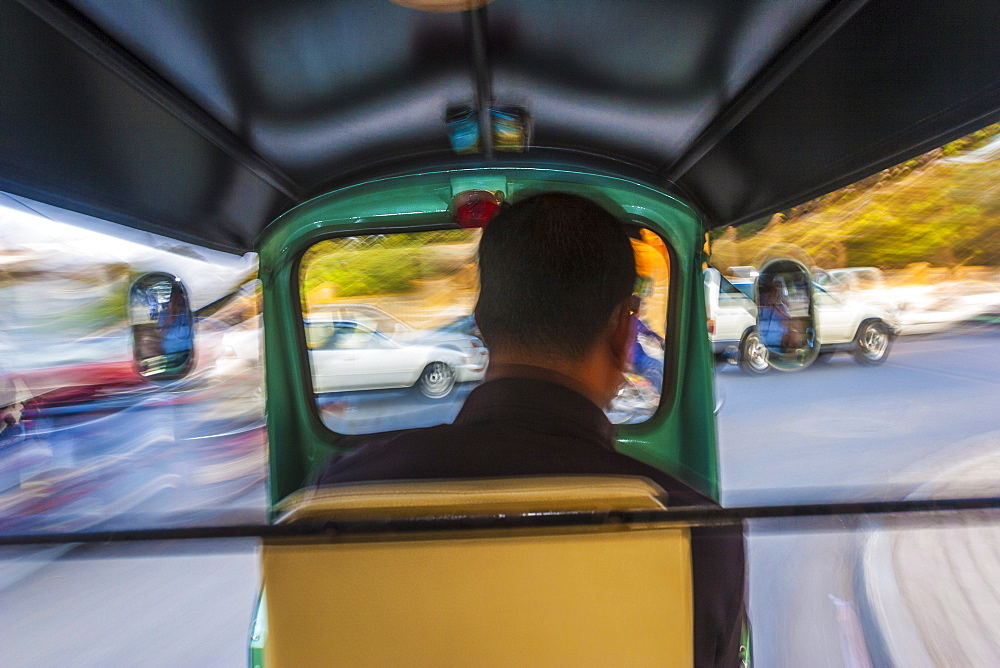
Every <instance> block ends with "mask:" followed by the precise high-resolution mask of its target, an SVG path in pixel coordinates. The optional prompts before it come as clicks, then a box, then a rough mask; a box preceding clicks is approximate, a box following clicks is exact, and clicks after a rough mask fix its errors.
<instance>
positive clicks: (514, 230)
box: [476, 192, 636, 358]
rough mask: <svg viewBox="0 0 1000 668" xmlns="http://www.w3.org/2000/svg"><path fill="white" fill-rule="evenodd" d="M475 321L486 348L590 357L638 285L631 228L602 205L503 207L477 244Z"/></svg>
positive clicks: (552, 198) (530, 202)
mask: <svg viewBox="0 0 1000 668" xmlns="http://www.w3.org/2000/svg"><path fill="white" fill-rule="evenodd" d="M479 272H480V284H481V290H480V293H479V303H478V305H477V306H476V323H477V324H478V326H479V329H480V331H481V332H482V334H483V340H484V341H485V343H486V345H487V347H489V348H493V349H496V350H523V351H532V352H536V353H549V354H552V355H554V356H560V357H564V358H572V357H573V356H577V355H583V354H585V353H587V352H588V351H589V350H590V348H591V347H592V346H593V344H594V342H595V341H596V340H597V337H598V335H599V334H600V333H601V332H602V331H603V330H604V329H605V328H606V327H607V326H608V324H609V322H610V320H611V314H612V311H613V310H614V309H615V307H616V306H618V305H619V304H621V303H622V302H623V301H624V300H626V299H627V298H628V297H629V296H630V295H631V294H632V290H633V289H634V287H635V277H636V274H635V258H634V255H633V252H632V245H631V242H630V241H629V237H628V234H627V232H626V230H625V226H624V225H623V224H622V223H621V222H620V221H619V220H618V219H617V218H615V217H614V216H613V215H612V214H611V213H609V212H608V211H607V210H605V209H604V208H602V207H601V206H600V205H598V204H597V203H595V202H593V201H591V200H589V199H587V198H585V197H581V196H579V195H573V194H568V193H558V192H551V193H540V194H536V195H532V196H530V197H528V198H526V199H523V200H521V201H519V202H517V203H515V204H513V205H510V206H507V207H505V208H504V209H503V210H501V212H500V213H499V214H497V217H496V218H494V219H493V220H492V221H491V222H490V224H489V225H488V226H487V227H486V229H485V230H484V231H483V236H482V239H481V241H480V244H479Z"/></svg>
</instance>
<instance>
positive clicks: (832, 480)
mask: <svg viewBox="0 0 1000 668" xmlns="http://www.w3.org/2000/svg"><path fill="white" fill-rule="evenodd" d="M998 338H1000V334H998V333H997V332H995V331H982V332H978V333H975V334H965V335H959V336H948V337H937V338H920V339H917V338H911V339H904V340H900V341H899V342H898V343H897V346H896V348H895V349H894V350H893V352H892V355H891V357H890V359H889V361H888V362H887V363H886V365H884V366H882V367H879V368H864V367H860V366H858V365H857V364H855V363H854V362H853V361H852V360H851V359H850V358H848V357H847V356H844V355H839V356H837V357H835V358H834V359H833V360H832V361H831V362H830V363H829V364H827V365H825V366H817V367H816V368H811V369H807V370H805V371H802V372H800V373H796V374H779V373H772V374H768V375H765V376H762V377H753V376H745V375H743V374H741V373H740V372H739V371H737V370H736V369H731V368H723V369H721V370H720V373H719V382H720V387H721V388H722V390H723V392H724V394H725V405H724V407H723V409H722V412H721V414H720V434H721V438H722V441H723V462H722V464H723V465H722V475H723V483H724V486H725V489H726V494H725V500H726V503H727V504H729V505H739V504H748V503H784V502H799V501H809V500H813V501H816V500H841V499H862V498H865V499H872V498H876V499H877V498H902V497H903V496H907V495H909V494H912V493H914V492H916V493H920V491H919V488H921V485H923V484H924V483H926V482H927V481H928V480H929V479H930V478H932V477H933V476H934V475H935V473H936V472H937V471H939V470H940V468H941V467H942V466H944V465H945V464H946V463H947V462H952V463H953V462H955V461H958V460H961V459H963V458H971V457H975V456H980V455H982V448H983V447H985V446H984V445H983V443H984V440H983V434H987V433H989V432H992V431H995V430H997V428H998V427H1000V420H998V418H997V415H996V407H995V404H996V397H997V396H998V394H1000V393H998V392H997V387H996V385H997V381H995V380H994V379H1000V373H998V372H1000V347H998V346H997V345H996V344H997V342H998ZM982 489H983V490H984V491H986V490H988V489H989V481H988V480H983V482H982ZM989 491H992V490H989ZM748 536H749V538H748V543H749V551H750V602H751V616H752V619H753V623H754V639H755V647H754V649H755V655H756V659H757V664H758V665H762V666H803V665H809V666H842V665H852V666H864V665H882V664H883V663H884V661H885V660H886V657H887V654H886V647H885V646H886V642H885V640H884V638H883V635H884V634H882V633H881V632H880V629H879V628H878V624H879V619H884V617H881V618H879V617H877V616H873V614H872V610H871V605H870V601H867V600H866V599H865V595H866V588H865V583H864V582H863V581H862V580H861V576H862V573H863V572H862V570H861V569H859V567H858V566H859V562H860V561H861V559H862V558H863V556H864V554H865V550H864V548H865V546H866V544H867V541H868V539H869V537H870V535H869V533H868V522H867V520H865V519H863V518H862V519H861V520H857V519H833V520H826V521H824V522H805V521H801V520H800V521H795V522H774V521H771V522H757V523H754V524H753V525H752V526H751V527H750V528H749V533H748ZM129 549H131V550H135V551H138V552H141V553H142V554H138V553H135V552H130V551H129ZM150 549H151V548H149V547H145V548H140V547H132V546H128V549H126V548H119V547H90V548H86V550H85V551H78V550H74V551H73V552H71V553H70V554H68V555H66V556H65V557H63V558H62V559H59V560H58V561H55V562H52V563H50V564H48V565H45V566H42V567H40V568H38V569H37V571H36V572H34V574H33V575H31V576H30V577H28V578H25V579H22V580H20V581H19V582H17V583H15V584H13V585H11V586H9V587H8V588H7V589H6V590H5V591H3V592H2V596H3V601H4V605H3V606H0V634H2V635H0V665H13V666H20V665H52V664H60V663H68V662H72V663H74V664H75V665H126V664H129V665H135V664H142V665H168V664H169V665H243V662H244V660H245V652H244V648H245V643H246V629H247V627H248V624H249V620H250V612H251V608H252V605H253V598H254V594H255V590H256V584H257V579H258V573H257V570H256V562H255V558H254V548H253V545H252V543H249V542H244V543H235V544H233V545H232V547H228V548H221V547H220V548H217V547H214V546H213V545H208V544H187V545H180V544H168V545H161V546H157V547H156V548H155V550H156V551H152V552H151V551H150ZM8 556H9V555H8ZM83 649H86V651H82V650H83Z"/></svg>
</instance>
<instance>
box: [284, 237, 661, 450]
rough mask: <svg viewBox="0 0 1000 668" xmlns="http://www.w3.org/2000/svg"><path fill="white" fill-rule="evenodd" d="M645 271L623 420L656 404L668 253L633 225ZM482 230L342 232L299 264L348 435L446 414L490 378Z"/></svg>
mask: <svg viewBox="0 0 1000 668" xmlns="http://www.w3.org/2000/svg"><path fill="white" fill-rule="evenodd" d="M632 236H633V240H632V245H633V250H634V251H635V257H636V268H637V270H638V274H639V280H638V281H637V285H636V295H637V297H638V300H637V301H638V303H639V310H638V311H637V313H636V315H635V319H634V326H635V338H634V340H633V343H632V346H631V349H630V362H629V369H628V372H627V373H626V374H625V376H624V378H623V384H622V389H621V391H620V392H619V394H618V396H617V397H616V399H615V400H614V401H613V402H612V404H611V406H609V408H608V416H609V418H610V419H611V420H612V421H613V422H616V423H635V422H642V421H644V420H646V419H647V418H648V417H649V416H651V415H652V414H653V413H654V412H655V411H656V407H657V406H658V405H659V397H660V389H661V386H662V382H663V351H664V340H665V337H666V322H667V317H666V316H667V288H668V286H669V255H668V253H667V249H666V246H665V244H664V243H663V241H662V240H661V239H660V238H659V237H658V236H657V235H656V234H654V233H652V232H650V231H648V230H645V229H638V228H637V229H635V230H634V232H633V234H632ZM479 237H480V231H479V230H454V229H453V230H440V231H431V232H410V233H395V234H376V235H367V236H356V237H342V238H336V239H330V240H327V241H322V242H320V243H318V244H316V245H315V246H313V247H312V248H310V249H309V250H308V251H307V252H306V254H305V256H304V257H303V259H302V264H301V270H300V282H301V295H302V318H303V327H304V330H305V339H306V346H307V348H308V354H309V363H310V368H311V380H312V387H313V392H314V393H315V395H316V403H317V407H318V409H319V413H320V416H321V418H322V420H323V423H324V424H325V425H326V426H327V427H328V428H330V429H331V430H333V431H336V432H339V433H343V434H361V433H373V432H379V431H389V430H394V429H405V428H412V427H424V426H430V425H435V424H441V423H446V422H451V421H452V420H453V419H454V418H455V416H456V415H457V414H458V411H459V410H460V409H461V406H462V403H463V402H464V401H465V397H466V396H468V393H469V392H470V391H471V389H472V388H473V387H475V385H476V384H478V383H479V382H481V381H482V380H483V378H484V377H485V375H486V371H487V368H488V364H489V351H488V349H487V347H486V345H485V343H484V342H483V340H482V338H481V335H480V332H479V330H478V328H477V327H476V323H475V318H474V314H473V310H474V309H475V305H476V300H477V298H478V295H479V271H478V267H477V260H476V256H477V250H478V245H479Z"/></svg>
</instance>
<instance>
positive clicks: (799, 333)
mask: <svg viewBox="0 0 1000 668" xmlns="http://www.w3.org/2000/svg"><path fill="white" fill-rule="evenodd" d="M754 295H755V299H754V301H755V302H756V303H757V333H758V335H759V336H760V340H761V342H762V343H763V344H764V346H765V347H766V348H767V353H768V364H769V365H770V366H771V367H772V368H774V369H778V370H779V371H796V370H799V369H804V368H806V367H807V366H809V365H810V364H812V363H813V362H814V361H815V360H816V357H817V355H819V340H818V337H817V334H816V318H815V312H814V302H813V285H812V274H810V272H809V270H808V269H807V268H806V266H805V265H804V264H802V263H801V262H799V261H798V260H792V259H789V258H778V259H774V260H770V261H769V262H767V263H765V264H764V265H763V266H762V267H761V268H760V273H759V274H758V276H757V282H756V285H755V288H754Z"/></svg>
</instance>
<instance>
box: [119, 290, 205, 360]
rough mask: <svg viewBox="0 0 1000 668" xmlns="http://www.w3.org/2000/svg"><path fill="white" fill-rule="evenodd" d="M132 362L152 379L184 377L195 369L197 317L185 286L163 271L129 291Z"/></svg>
mask: <svg viewBox="0 0 1000 668" xmlns="http://www.w3.org/2000/svg"><path fill="white" fill-rule="evenodd" d="M128 302H129V319H130V321H131V323H132V359H133V361H134V363H135V368H136V371H138V372H139V375H140V376H142V377H143V378H147V379H149V380H176V379H178V378H183V377H184V376H186V375H187V373H188V372H189V371H190V370H191V367H192V366H194V314H193V313H192V312H191V304H190V302H189V300H188V295H187V290H185V289H184V284H183V283H181V280H180V279H179V278H177V277H176V276H173V275H171V274H165V273H162V272H153V273H149V274H143V275H142V276H140V277H139V278H137V279H136V280H135V281H133V283H132V285H131V287H130V288H129V299H128Z"/></svg>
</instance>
